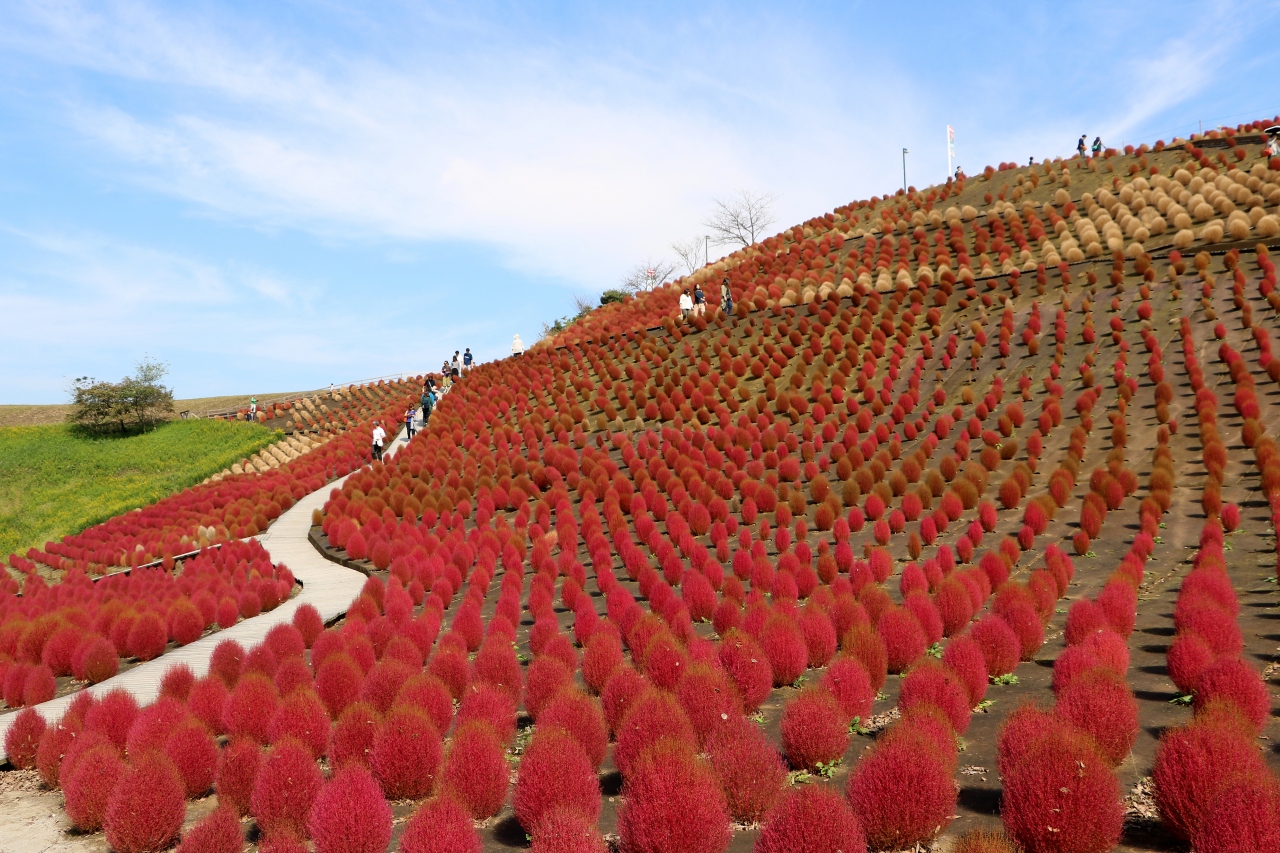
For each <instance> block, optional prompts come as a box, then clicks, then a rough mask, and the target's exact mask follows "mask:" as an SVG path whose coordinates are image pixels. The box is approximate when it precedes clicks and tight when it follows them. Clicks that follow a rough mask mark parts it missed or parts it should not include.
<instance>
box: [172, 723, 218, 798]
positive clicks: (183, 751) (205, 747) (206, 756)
mask: <svg viewBox="0 0 1280 853" xmlns="http://www.w3.org/2000/svg"><path fill="white" fill-rule="evenodd" d="M164 753H165V755H166V756H168V757H169V760H170V761H172V762H173V766H174V767H177V768H178V775H180V776H181V777H182V784H183V787H184V789H185V790H186V793H187V796H188V797H189V798H191V799H195V798H196V797H202V796H204V794H205V792H206V791H208V790H209V789H210V788H211V787H213V781H214V778H215V776H216V774H217V768H218V745H217V744H216V743H214V741H213V735H211V734H210V733H209V730H208V729H207V728H205V727H204V725H202V724H201V723H199V722H197V721H195V720H191V721H190V722H188V723H186V724H185V725H182V726H179V727H178V728H177V729H176V730H175V731H174V732H173V733H172V734H170V735H169V739H168V741H167V742H166V743H165V747H164Z"/></svg>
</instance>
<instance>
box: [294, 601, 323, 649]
mask: <svg viewBox="0 0 1280 853" xmlns="http://www.w3.org/2000/svg"><path fill="white" fill-rule="evenodd" d="M293 627H295V628H297V629H298V632H299V633H300V634H302V641H303V642H304V643H306V644H307V648H311V644H312V643H314V642H315V641H316V637H318V636H320V632H321V631H323V630H324V620H323V619H321V618H320V611H318V610H316V608H315V605H313V604H300V605H298V609H297V610H295V611H293Z"/></svg>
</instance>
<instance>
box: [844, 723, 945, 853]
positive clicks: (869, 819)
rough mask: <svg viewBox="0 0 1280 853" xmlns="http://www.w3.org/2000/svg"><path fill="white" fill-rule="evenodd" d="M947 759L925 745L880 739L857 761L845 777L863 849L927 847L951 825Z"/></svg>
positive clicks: (912, 740) (919, 740) (905, 739)
mask: <svg viewBox="0 0 1280 853" xmlns="http://www.w3.org/2000/svg"><path fill="white" fill-rule="evenodd" d="M903 725H904V723H899V724H898V725H897V726H895V727H894V728H895V729H896V728H901V727H902V726H903ZM908 725H909V724H908ZM954 754H955V747H954V746H953V747H952V749H951V756H954ZM947 758H948V756H946V755H944V754H942V753H941V752H940V750H939V749H938V748H937V747H936V745H934V744H932V743H931V742H930V741H928V740H926V739H922V738H913V737H904V736H898V737H893V738H888V739H885V740H883V741H882V742H880V743H878V744H877V745H876V746H874V747H872V748H871V749H870V750H869V751H868V752H867V753H866V754H865V755H864V756H863V758H862V761H861V762H859V763H858V766H857V767H855V768H854V770H853V773H852V774H851V775H850V777H849V788H848V797H849V804H850V805H851V806H852V807H853V811H854V814H856V815H857V816H858V820H859V822H861V824H862V829H863V831H864V832H865V833H866V836H867V845H868V846H869V847H871V848H872V849H875V850H897V849H900V848H903V847H913V846H915V845H916V844H919V843H922V842H925V843H927V842H929V841H931V840H932V839H933V838H934V837H935V836H936V835H937V834H938V833H939V832H941V831H942V830H943V829H945V828H946V827H947V825H948V824H950V823H951V816H952V814H954V813H955V807H956V786H955V782H954V781H953V779H952V772H953V770H952V768H951V767H950V766H949V764H948V762H947V760H946V759H947Z"/></svg>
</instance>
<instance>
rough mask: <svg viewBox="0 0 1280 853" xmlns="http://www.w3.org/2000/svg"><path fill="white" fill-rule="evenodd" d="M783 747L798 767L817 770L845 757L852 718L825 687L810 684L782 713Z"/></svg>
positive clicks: (791, 761) (789, 758) (788, 758)
mask: <svg viewBox="0 0 1280 853" xmlns="http://www.w3.org/2000/svg"><path fill="white" fill-rule="evenodd" d="M781 733H782V750H783V753H784V754H785V755H786V756H787V760H788V761H789V762H790V763H791V766H792V767H794V768H796V769H797V770H815V769H817V767H818V765H819V764H822V765H828V764H831V763H833V762H834V761H836V760H837V759H839V758H841V757H843V756H844V751H845V750H846V749H848V747H849V719H848V718H847V717H845V715H844V712H843V710H842V709H841V708H840V705H839V703H837V702H836V700H835V698H834V697H832V695H831V694H830V693H828V692H827V691H826V690H825V689H824V688H822V687H808V688H805V689H804V690H802V691H801V692H800V694H799V695H798V696H796V697H795V698H794V699H792V700H791V701H790V702H788V703H787V706H786V708H785V709H783V712H782V725H781Z"/></svg>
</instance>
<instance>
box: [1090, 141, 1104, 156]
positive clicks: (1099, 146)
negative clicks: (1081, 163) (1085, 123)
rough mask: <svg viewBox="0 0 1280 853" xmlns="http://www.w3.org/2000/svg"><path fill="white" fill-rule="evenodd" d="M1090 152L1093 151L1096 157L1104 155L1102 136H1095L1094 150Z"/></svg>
mask: <svg viewBox="0 0 1280 853" xmlns="http://www.w3.org/2000/svg"><path fill="white" fill-rule="evenodd" d="M1090 150H1092V151H1093V156H1094V157H1100V156H1101V155H1102V137H1101V136H1095V137H1094V138H1093V148H1092V149H1090Z"/></svg>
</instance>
